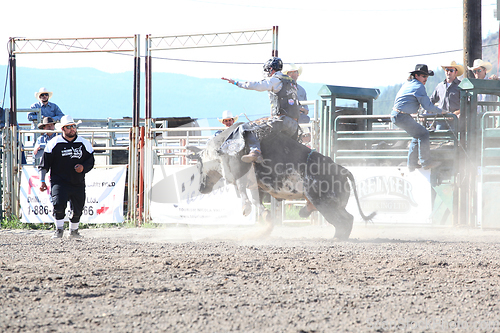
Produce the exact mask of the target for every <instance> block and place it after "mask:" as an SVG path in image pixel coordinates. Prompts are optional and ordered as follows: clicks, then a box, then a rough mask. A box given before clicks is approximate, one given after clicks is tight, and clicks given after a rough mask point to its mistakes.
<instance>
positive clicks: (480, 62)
mask: <svg viewBox="0 0 500 333" xmlns="http://www.w3.org/2000/svg"><path fill="white" fill-rule="evenodd" d="M479 67H484V68H485V69H486V73H489V72H490V71H491V70H492V69H493V65H491V64H490V63H489V62H487V61H483V60H482V59H476V60H474V63H472V67H467V68H469V70H471V71H473V70H475V69H478V68H479Z"/></svg>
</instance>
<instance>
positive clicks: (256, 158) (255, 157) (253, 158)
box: [241, 150, 264, 163]
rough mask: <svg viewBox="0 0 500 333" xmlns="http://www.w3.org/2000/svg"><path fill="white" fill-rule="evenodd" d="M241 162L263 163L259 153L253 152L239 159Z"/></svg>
mask: <svg viewBox="0 0 500 333" xmlns="http://www.w3.org/2000/svg"><path fill="white" fill-rule="evenodd" d="M241 160H242V161H243V162H245V163H253V162H255V163H262V162H264V159H263V158H262V154H261V153H260V151H257V150H254V151H251V152H250V154H247V155H243V156H242V157H241Z"/></svg>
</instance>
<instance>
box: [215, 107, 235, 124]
mask: <svg viewBox="0 0 500 333" xmlns="http://www.w3.org/2000/svg"><path fill="white" fill-rule="evenodd" d="M231 118H233V119H234V122H237V121H238V116H233V113H232V112H231V111H228V110H226V111H224V112H222V119H219V118H217V120H218V121H219V122H221V123H222V121H223V120H224V119H231Z"/></svg>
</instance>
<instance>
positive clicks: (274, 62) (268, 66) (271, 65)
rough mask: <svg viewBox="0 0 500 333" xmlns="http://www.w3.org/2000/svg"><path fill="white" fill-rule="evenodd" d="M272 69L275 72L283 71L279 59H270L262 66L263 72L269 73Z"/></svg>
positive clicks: (281, 62)
mask: <svg viewBox="0 0 500 333" xmlns="http://www.w3.org/2000/svg"><path fill="white" fill-rule="evenodd" d="M273 69H274V70H275V71H277V72H279V71H280V70H282V69H283V61H281V58H278V57H272V58H271V59H269V60H268V61H267V62H266V63H265V64H264V72H267V73H270V72H271V71H272V70H273Z"/></svg>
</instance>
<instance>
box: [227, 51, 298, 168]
mask: <svg viewBox="0 0 500 333" xmlns="http://www.w3.org/2000/svg"><path fill="white" fill-rule="evenodd" d="M282 69H283V61H281V59H280V58H276V57H273V58H271V59H269V60H268V61H267V62H266V63H265V64H264V72H265V73H266V76H267V77H266V78H264V79H263V80H261V81H255V82H239V81H235V80H233V79H228V78H225V77H223V78H222V80H226V81H227V82H229V83H231V84H234V85H235V86H237V87H240V88H243V89H248V90H256V91H268V92H269V98H270V100H271V118H269V119H267V120H265V121H262V122H259V121H256V122H251V123H246V124H244V125H242V126H240V127H239V128H238V129H239V130H237V131H235V132H234V133H233V134H232V136H231V137H229V138H228V141H231V140H238V136H241V133H243V137H244V139H245V140H246V143H247V144H248V146H249V147H250V153H249V154H247V155H244V156H242V157H241V160H242V161H243V162H246V163H252V162H256V163H262V162H263V158H262V154H261V151H260V142H259V140H258V139H257V137H256V135H255V133H259V132H265V130H267V129H271V131H270V133H266V134H263V135H266V136H267V135H274V134H277V133H280V132H281V133H283V134H285V135H287V136H290V137H292V138H296V137H297V134H298V129H299V123H298V119H299V115H300V104H299V100H298V97H297V82H295V80H293V79H292V78H291V77H289V76H288V75H285V74H283V73H282V72H281V70H282ZM260 137H261V138H262V135H261V136H260ZM225 145H226V144H225ZM226 146H231V145H226ZM232 146H233V147H234V145H232ZM237 147H239V148H241V149H243V148H244V146H243V147H242V146H241V144H240V145H237ZM221 148H222V149H223V150H224V145H223V146H222V147H221ZM228 153H231V152H228Z"/></svg>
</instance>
